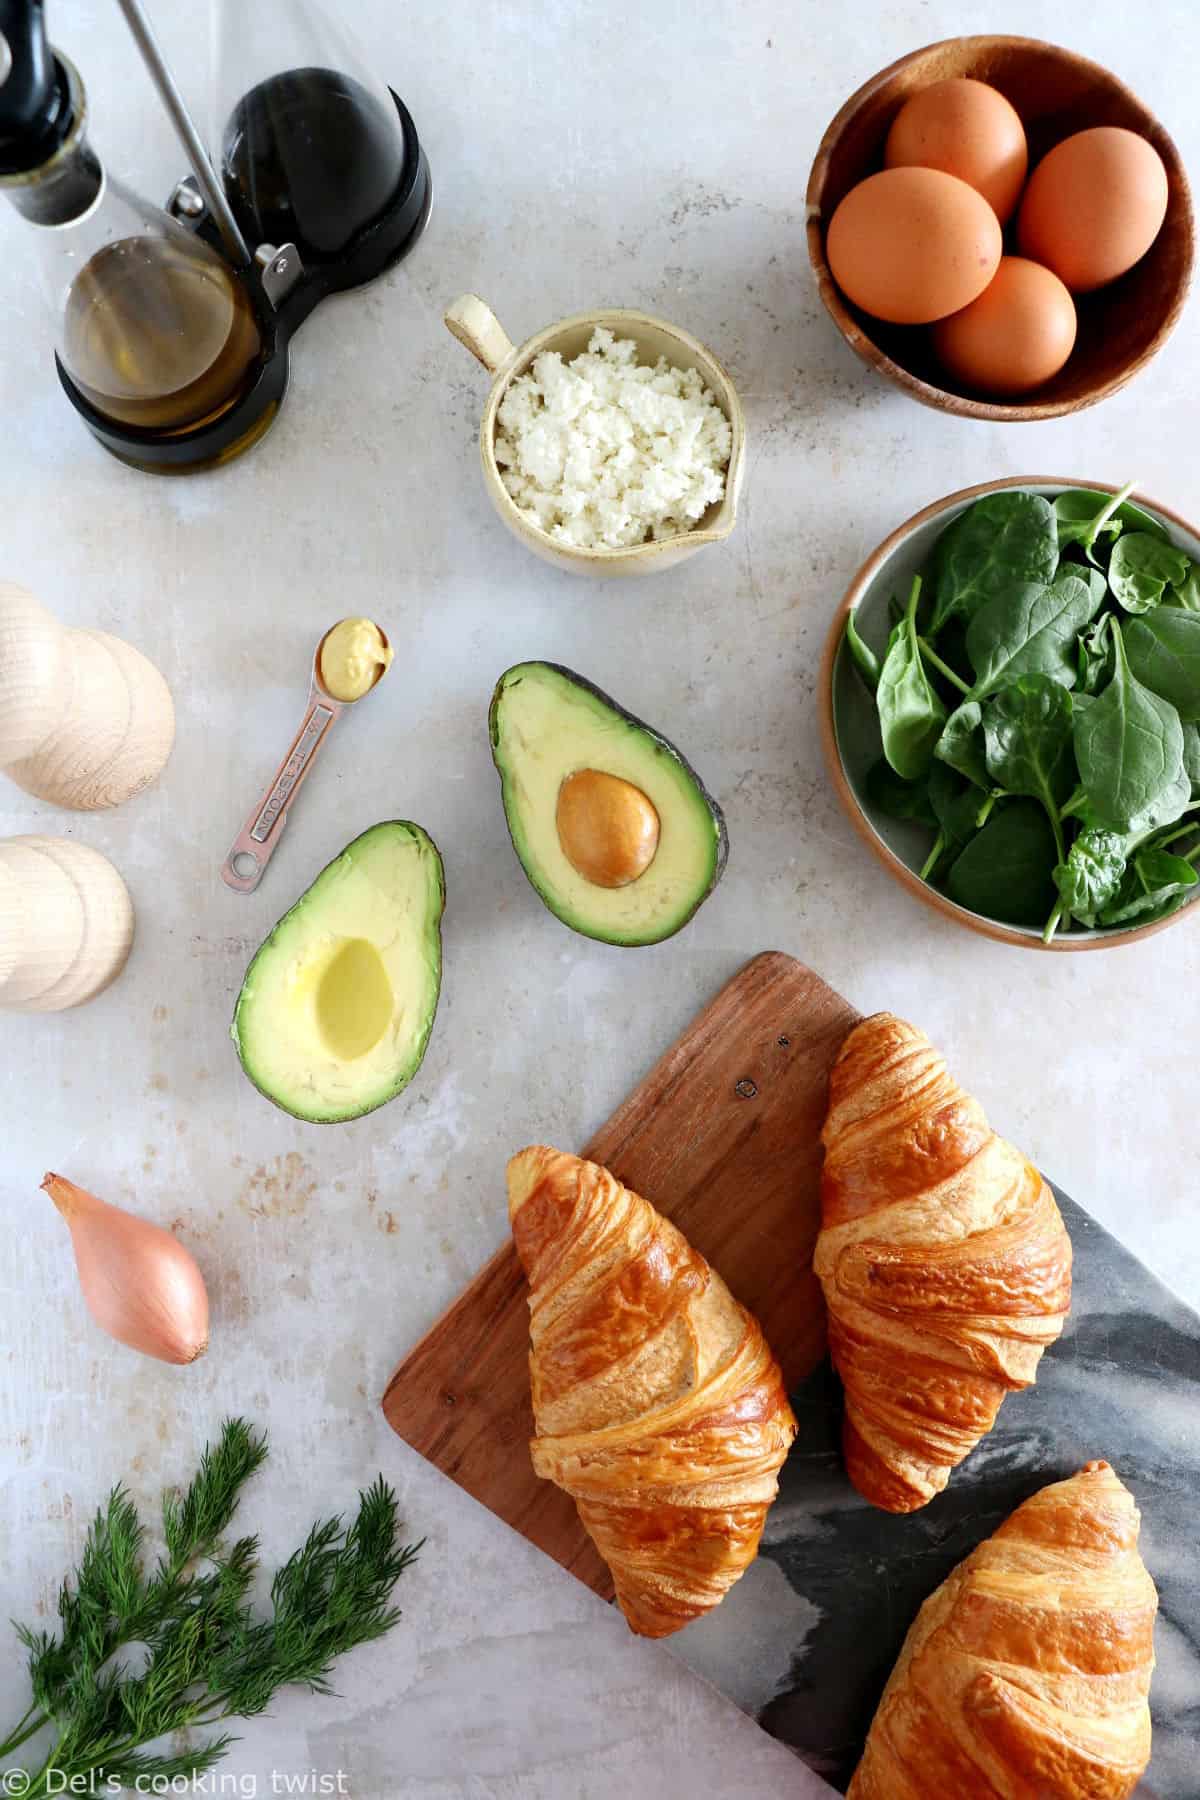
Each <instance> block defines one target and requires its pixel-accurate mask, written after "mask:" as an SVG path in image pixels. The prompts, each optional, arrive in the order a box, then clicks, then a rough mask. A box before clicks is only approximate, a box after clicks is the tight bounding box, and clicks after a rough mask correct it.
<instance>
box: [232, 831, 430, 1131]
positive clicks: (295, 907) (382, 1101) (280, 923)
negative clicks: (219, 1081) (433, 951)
mask: <svg viewBox="0 0 1200 1800" xmlns="http://www.w3.org/2000/svg"><path fill="white" fill-rule="evenodd" d="M377 831H405V832H407V833H408V834H409V835H410V836H415V837H419V838H424V840H425V842H426V843H427V844H428V845H429V848H430V849H431V850H432V851H433V854H434V856H435V857H436V859H437V878H438V888H437V905H436V908H435V909H433V910H432V912H431V915H430V919H429V930H430V932H431V934H432V938H433V942H434V944H435V946H436V948H437V991H436V993H435V995H434V1000H433V1005H432V1007H431V1008H430V1011H429V1017H428V1018H427V1019H426V1021H425V1023H424V1025H423V1027H422V1029H421V1031H420V1032H419V1033H418V1035H417V1037H416V1038H415V1039H414V1048H415V1050H416V1060H415V1061H414V1063H413V1065H412V1069H411V1071H410V1072H409V1074H408V1075H407V1076H406V1077H405V1078H404V1079H403V1080H402V1081H401V1082H400V1083H399V1085H398V1086H397V1087H394V1088H393V1089H392V1090H391V1092H390V1093H387V1094H383V1095H381V1096H380V1098H379V1099H378V1100H374V1101H372V1103H371V1105H370V1106H364V1107H363V1109H362V1111H361V1112H353V1113H338V1114H335V1115H333V1116H332V1117H330V1116H328V1115H327V1116H324V1117H322V1116H321V1115H319V1114H313V1113H306V1112H301V1111H300V1110H298V1109H297V1108H296V1107H292V1106H285V1105H284V1103H283V1101H282V1100H280V1099H279V1098H278V1097H277V1096H276V1095H275V1094H272V1093H270V1092H269V1091H268V1089H266V1088H265V1087H263V1086H262V1084H261V1083H260V1082H259V1081H258V1079H257V1077H256V1076H255V1074H254V1072H253V1070H252V1069H251V1068H250V1065H249V1064H248V1063H247V1061H246V1058H245V1056H244V1055H243V1054H242V1041H241V1034H240V1032H239V1030H238V1020H239V1017H240V1015H241V1010H242V1001H243V999H244V997H245V993H246V989H247V987H248V985H249V982H250V977H251V976H252V974H253V973H254V965H255V964H256V963H257V962H258V959H259V957H260V956H262V955H263V954H264V953H265V952H266V951H267V950H268V949H269V948H270V947H271V945H272V944H273V943H274V942H275V940H276V938H277V937H278V936H279V934H280V932H281V931H282V930H283V929H284V928H285V926H286V925H287V924H288V921H289V920H290V919H292V918H294V917H295V915H296V913H297V912H299V911H300V909H301V908H302V907H303V905H304V903H305V901H306V900H307V899H308V896H309V894H310V893H311V892H312V890H313V888H314V887H316V885H317V883H318V881H320V879H321V877H322V876H323V875H325V874H327V873H328V871H329V870H330V869H332V868H333V867H334V865H335V864H336V863H339V862H340V861H341V859H342V857H343V856H346V855H348V854H349V852H350V851H351V850H353V849H355V848H356V847H357V846H358V845H359V844H361V843H363V842H364V841H365V840H366V839H367V838H369V837H373V836H374V834H375V833H376V832H377ZM445 911H446V865H445V863H444V862H443V860H442V853H441V851H440V850H439V849H438V847H437V845H436V844H435V843H434V841H433V839H432V838H431V837H430V835H429V833H428V832H427V831H426V830H425V828H424V826H423V825H417V824H415V823H414V822H413V820H411V819H381V820H380V821H379V823H378V824H376V825H369V826H368V827H367V829H366V830H365V831H360V832H359V834H358V836H357V837H355V838H351V840H350V842H349V843H348V844H344V845H343V846H342V848H341V849H340V850H339V851H338V853H337V855H336V856H335V857H332V858H331V859H330V861H329V862H327V863H326V864H325V866H324V868H322V869H319V870H318V871H317V873H316V874H315V875H314V876H313V878H312V880H311V881H310V882H309V884H308V886H307V887H306V888H305V889H304V892H303V893H302V894H301V895H300V896H299V898H298V899H296V900H295V901H293V903H292V905H291V906H289V907H288V909H287V911H286V912H285V913H284V914H283V915H282V917H281V918H279V919H277V920H276V921H275V924H274V925H273V926H272V927H271V930H270V931H269V932H268V933H267V935H266V937H265V938H264V939H263V941H262V943H261V944H260V945H259V946H258V949H257V950H256V951H255V952H254V955H253V956H252V957H251V958H250V961H249V962H248V963H247V964H246V973H245V974H244V975H243V976H242V985H241V987H240V988H239V989H238V997H237V1000H236V1002H235V1003H234V1008H233V1018H232V1020H231V1022H230V1026H229V1035H230V1037H231V1038H232V1039H233V1046H234V1049H235V1050H236V1051H237V1055H238V1062H239V1063H240V1064H241V1067H242V1073H243V1074H244V1075H245V1077H246V1079H247V1080H248V1081H249V1083H250V1085H251V1086H252V1087H254V1088H256V1089H257V1090H258V1092H259V1093H260V1094H261V1095H262V1097H263V1099H264V1100H269V1101H270V1102H271V1105H272V1106H275V1107H278V1109H279V1111H280V1112H282V1113H286V1114H287V1115H288V1117H289V1118H291V1119H300V1120H301V1121H302V1122H303V1123H304V1124H306V1125H345V1124H348V1123H349V1122H350V1120H352V1119H365V1118H366V1116H367V1114H368V1113H373V1112H378V1110H379V1108H380V1107H381V1106H386V1105H387V1103H388V1101H389V1100H394V1099H395V1098H396V1096H397V1095H398V1094H402V1093H403V1092H404V1089H405V1088H406V1087H407V1086H408V1085H409V1083H410V1082H411V1081H412V1080H413V1079H414V1077H415V1076H416V1075H417V1073H418V1071H419V1070H420V1067H421V1064H422V1063H423V1062H424V1060H425V1052H426V1050H427V1049H428V1047H429V1039H430V1037H431V1036H432V1034H433V1026H434V1021H435V1020H436V1018H437V1010H438V1005H439V1003H440V1001H441V997H442V919H443V917H444V915H445Z"/></svg>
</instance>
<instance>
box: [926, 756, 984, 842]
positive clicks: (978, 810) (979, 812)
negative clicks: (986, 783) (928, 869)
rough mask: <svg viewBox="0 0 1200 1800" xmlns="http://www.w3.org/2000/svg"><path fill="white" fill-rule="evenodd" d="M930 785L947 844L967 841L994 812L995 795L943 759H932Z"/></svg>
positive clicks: (936, 812) (936, 813)
mask: <svg viewBox="0 0 1200 1800" xmlns="http://www.w3.org/2000/svg"><path fill="white" fill-rule="evenodd" d="M928 786H929V800H930V804H931V805H932V807H933V810H934V814H935V816H936V818H937V822H938V825H939V826H940V828H941V830H942V832H943V833H944V835H945V839H946V842H947V844H957V845H962V844H965V843H966V842H967V841H968V839H969V838H972V837H974V835H975V833H976V832H977V831H978V830H979V828H980V826H981V825H982V824H983V821H984V819H986V817H987V815H988V813H990V812H991V810H992V805H993V801H992V796H991V795H990V794H983V793H981V792H980V791H979V789H978V788H977V787H976V786H975V784H974V783H973V782H971V781H966V780H964V779H963V777H962V776H961V775H958V774H956V773H955V771H954V770H953V769H952V768H951V767H950V766H949V764H948V763H944V762H934V763H933V765H932V766H931V768H930V770H929V781H928Z"/></svg>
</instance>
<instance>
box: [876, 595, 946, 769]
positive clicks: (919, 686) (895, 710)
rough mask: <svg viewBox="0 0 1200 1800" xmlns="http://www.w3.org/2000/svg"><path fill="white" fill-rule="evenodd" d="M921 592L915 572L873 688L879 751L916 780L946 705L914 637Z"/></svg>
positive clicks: (939, 730) (938, 731)
mask: <svg viewBox="0 0 1200 1800" xmlns="http://www.w3.org/2000/svg"><path fill="white" fill-rule="evenodd" d="M920 597H921V577H920V576H919V575H917V576H915V577H914V578H913V584H912V591H911V593H910V594H909V598H908V605H907V607H906V608H905V612H904V617H903V619H902V620H901V621H900V623H899V624H898V625H897V626H895V627H894V628H893V630H892V635H891V639H890V641H889V644H888V653H887V655H886V657H885V658H884V661H883V668H882V670H881V671H880V676H879V686H878V688H877V689H876V691H875V701H876V705H877V707H878V709H879V730H880V735H881V736H882V738H883V754H884V755H885V756H886V757H887V759H888V761H889V763H890V764H891V765H892V767H893V769H895V771H896V773H897V775H902V776H903V777H904V779H905V780H906V781H919V780H920V778H921V776H922V775H924V774H925V772H926V770H927V769H928V767H929V764H930V762H931V761H932V759H933V747H934V745H935V744H936V743H937V741H938V738H939V737H940V736H941V733H942V726H943V725H944V724H945V722H946V709H945V707H944V706H943V705H942V702H941V701H940V700H939V698H938V696H937V693H936V692H935V690H934V688H933V686H932V684H931V683H930V680H929V676H928V675H927V674H926V672H925V664H924V662H923V661H922V660H921V648H920V645H919V643H918V641H917V622H916V615H917V602H918V601H919V599H920Z"/></svg>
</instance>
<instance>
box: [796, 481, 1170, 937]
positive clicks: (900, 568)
mask: <svg viewBox="0 0 1200 1800" xmlns="http://www.w3.org/2000/svg"><path fill="white" fill-rule="evenodd" d="M1005 488H1028V489H1031V490H1032V491H1033V492H1035V493H1040V494H1045V495H1046V496H1047V497H1048V498H1051V499H1053V497H1054V496H1055V495H1056V494H1060V493H1062V491H1063V490H1064V489H1065V488H1090V489H1092V490H1093V491H1094V492H1096V493H1098V494H1112V493H1115V492H1116V489H1115V488H1114V487H1113V485H1112V483H1111V482H1107V481H1084V480H1075V479H1073V478H1070V477H1068V476H1065V475H1013V476H1009V477H1008V478H1007V479H1005V480H1003V481H985V482H981V483H980V484H979V485H978V486H977V487H969V488H962V489H961V490H960V491H959V492H958V493H957V494H948V495H947V496H946V498H945V499H944V500H935V501H933V503H932V504H931V505H929V506H926V507H923V508H922V510H921V511H920V512H919V513H914V514H913V516H912V518H911V519H906V520H905V521H904V524H903V525H898V526H897V527H896V529H895V531H893V532H892V533H890V535H889V536H888V537H886V538H884V540H883V542H882V544H880V546H879V548H878V549H877V550H873V551H872V552H871V554H870V556H868V558H867V560H866V562H865V563H864V564H863V565H862V567H861V569H859V571H858V573H857V574H856V575H855V577H854V579H853V581H852V582H851V583H850V586H849V587H848V588H847V589H846V592H845V593H844V594H843V596H842V599H841V602H840V604H839V606H838V608H837V611H836V613H835V614H834V617H833V622H832V624H831V625H830V627H829V635H828V637H827V638H826V640H825V650H824V654H823V656H822V659H821V670H820V674H819V676H818V678H817V694H818V697H819V699H818V703H819V706H820V722H821V744H822V748H823V749H824V752H825V762H826V766H827V767H828V770H829V774H830V777H831V779H832V781H833V785H834V787H835V789H836V790H837V795H838V798H839V800H840V801H841V803H842V805H843V806H844V807H845V809H846V812H847V814H848V816H849V819H850V822H851V824H852V825H853V826H854V828H855V830H856V831H857V832H858V834H859V836H860V837H861V838H862V840H863V842H864V843H865V844H867V845H868V846H869V848H870V849H871V850H872V851H873V852H874V854H875V855H876V856H877V857H878V858H879V860H880V862H881V863H882V864H883V866H884V868H885V869H886V870H887V871H888V873H889V875H891V876H892V877H893V878H894V879H895V880H896V881H898V882H899V883H900V885H901V886H902V887H905V888H907V889H908V891H909V893H910V894H915V895H916V897H917V899H918V900H923V901H924V902H925V904H926V906H931V907H932V908H933V910H934V911H935V912H938V913H941V914H942V916H943V918H947V919H953V920H954V921H955V923H956V924H959V925H965V926H967V927H968V929H969V930H971V931H977V932H979V933H980V934H981V936H983V937H990V938H995V939H996V940H997V942H999V943H1002V944H1019V945H1020V946H1021V947H1022V948H1023V949H1026V950H1051V951H1062V950H1106V949H1109V948H1111V947H1113V946H1115V945H1117V944H1132V943H1135V942H1136V941H1137V940H1138V939H1139V938H1144V937H1149V936H1150V935H1151V933H1152V932H1155V931H1165V930H1166V928H1167V926H1168V925H1174V924H1175V923H1176V922H1177V921H1178V920H1180V919H1185V918H1187V917H1188V916H1189V915H1191V914H1194V913H1195V912H1196V911H1197V908H1198V902H1200V888H1197V889H1196V890H1195V893H1196V896H1197V899H1195V900H1192V901H1189V903H1188V904H1187V905H1186V906H1184V907H1181V908H1180V910H1179V911H1178V912H1176V913H1172V914H1171V915H1170V917H1169V918H1166V919H1157V920H1155V921H1154V922H1153V923H1152V924H1150V925H1126V926H1108V927H1098V928H1097V929H1096V930H1094V931H1089V930H1087V929H1085V928H1084V927H1083V926H1081V925H1076V924H1075V923H1074V922H1073V921H1069V920H1068V921H1065V928H1060V930H1059V932H1058V934H1057V935H1056V936H1055V938H1054V939H1053V941H1052V942H1051V943H1049V944H1044V943H1043V942H1042V936H1041V932H1040V930H1038V929H1036V928H1033V927H1026V926H1021V925H1006V924H1003V923H1001V921H999V920H997V919H990V918H987V917H985V915H983V914H982V913H975V912H970V911H968V909H967V908H966V907H965V906H959V905H957V904H956V902H955V901H953V900H951V899H949V898H947V896H946V895H945V894H943V893H941V892H940V891H939V890H938V889H937V888H934V887H930V885H929V883H928V882H926V881H922V879H921V877H920V875H919V873H918V871H919V869H920V868H921V865H922V863H923V862H924V860H925V856H926V854H927V852H928V850H929V845H930V841H931V833H930V832H929V831H928V830H927V829H925V828H923V827H921V826H919V825H915V824H910V823H908V822H906V821H904V820H899V819H891V818H888V817H886V816H885V815H883V814H882V813H879V812H878V811H877V810H876V809H874V808H873V807H872V806H871V803H870V801H869V799H868V798H867V793H866V774H867V770H868V768H869V767H870V765H871V764H872V763H873V762H875V761H876V760H877V759H878V757H879V755H880V753H881V752H880V745H879V723H878V715H877V713H876V711H875V703H874V700H873V698H872V696H871V695H870V694H869V693H868V692H867V689H866V687H865V685H864V684H863V682H862V680H861V679H860V677H859V675H858V674H857V671H856V670H855V669H854V667H853V665H852V663H851V660H850V656H849V654H848V652H847V651H846V649H845V632H846V615H847V614H848V613H849V612H851V611H853V610H855V609H858V610H857V613H856V616H857V617H858V618H859V619H860V620H861V621H862V627H863V628H864V629H865V632H866V635H867V638H868V641H869V642H874V643H877V644H881V643H882V642H883V641H884V640H885V639H886V636H887V629H888V618H887V609H888V601H889V599H890V597H891V596H892V595H893V594H897V595H904V594H906V593H907V592H908V590H909V587H910V586H911V584H912V578H913V576H914V575H915V574H917V573H918V571H919V570H921V569H923V568H924V567H925V564H926V563H927V562H928V560H929V555H930V552H931V551H932V549H933V545H934V543H935V541H936V540H937V538H939V537H940V536H941V534H942V532H943V531H944V530H945V529H946V527H947V526H948V525H949V524H950V522H951V520H952V519H954V518H955V517H956V516H957V515H958V514H959V513H960V512H963V511H964V510H965V509H966V508H967V507H968V506H970V505H971V504H972V502H974V501H976V500H979V499H981V498H982V497H983V495H985V494H998V493H1000V492H1001V491H1002V490H1003V489H1005ZM1130 499H1131V500H1133V501H1134V502H1135V504H1136V505H1138V506H1140V507H1141V508H1142V509H1143V510H1144V511H1145V512H1148V513H1150V514H1151V515H1152V516H1153V517H1154V518H1156V519H1157V520H1158V521H1159V523H1160V524H1161V525H1163V526H1164V527H1165V529H1166V530H1168V531H1169V532H1170V534H1171V538H1172V541H1173V542H1175V543H1176V544H1178V546H1179V548H1180V549H1181V550H1186V551H1187V553H1188V555H1189V556H1192V557H1195V558H1197V559H1200V528H1197V527H1196V526H1195V525H1190V524H1189V523H1188V521H1187V520H1186V519H1182V518H1180V516H1179V514H1178V513H1175V512H1172V511H1171V509H1170V508H1169V507H1166V506H1163V505H1161V504H1160V502H1159V501H1157V500H1150V499H1147V497H1146V496H1145V495H1144V494H1131V495H1130Z"/></svg>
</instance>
